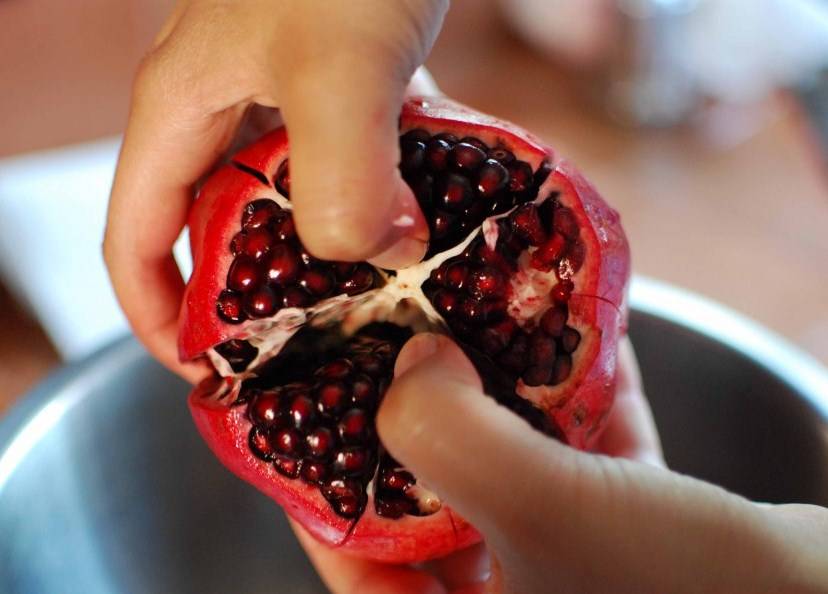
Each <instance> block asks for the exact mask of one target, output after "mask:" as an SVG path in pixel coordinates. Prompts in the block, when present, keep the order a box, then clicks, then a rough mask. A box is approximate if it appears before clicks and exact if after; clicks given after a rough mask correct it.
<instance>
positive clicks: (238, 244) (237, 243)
mask: <svg viewBox="0 0 828 594" xmlns="http://www.w3.org/2000/svg"><path fill="white" fill-rule="evenodd" d="M246 240H247V233H245V232H244V231H239V232H238V233H236V234H235V235H234V236H233V239H231V240H230V252H232V254H233V255H234V256H238V255H239V254H241V253H242V251H244V244H245V242H246Z"/></svg>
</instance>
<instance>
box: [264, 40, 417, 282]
mask: <svg viewBox="0 0 828 594" xmlns="http://www.w3.org/2000/svg"><path fill="white" fill-rule="evenodd" d="M340 54H341V55H339V56H337V57H336V58H332V59H331V60H330V61H326V62H324V63H322V64H319V63H318V62H315V63H313V64H312V65H310V66H308V67H306V68H301V69H296V70H295V71H294V73H293V76H292V77H290V78H288V79H287V80H283V81H281V84H280V95H281V100H282V105H281V107H282V113H283V116H284V119H285V123H286V125H287V129H288V133H289V135H290V142H291V159H290V166H291V199H292V202H293V205H294V214H295V217H296V224H297V229H298V232H299V235H300V236H301V237H302V240H303V242H304V244H305V245H306V246H307V248H308V249H309V250H310V251H311V252H312V253H313V254H314V255H316V256H317V257H320V258H324V259H334V260H364V259H372V261H373V262H374V263H376V264H377V265H380V266H383V267H400V266H404V265H406V264H410V263H413V262H415V261H417V260H419V259H420V258H421V257H422V256H423V254H424V253H425V249H426V242H427V240H428V226H427V224H426V221H425V219H424V217H423V214H422V212H421V211H420V208H419V205H418V204H417V201H416V199H415V197H414V194H413V192H412V191H411V189H410V188H409V187H408V185H407V184H405V183H404V182H403V180H402V176H401V175H400V172H399V169H398V167H397V165H398V163H399V158H400V154H399V144H398V138H397V135H398V118H399V113H400V108H401V106H402V101H403V96H404V93H405V89H406V85H407V83H408V79H409V77H410V75H411V73H410V72H401V71H399V69H398V68H396V67H391V66H389V65H388V64H386V63H385V60H384V59H383V58H382V57H379V56H377V55H374V56H365V55H362V54H360V53H358V52H353V53H342V52H340ZM332 230H335V232H332Z"/></svg>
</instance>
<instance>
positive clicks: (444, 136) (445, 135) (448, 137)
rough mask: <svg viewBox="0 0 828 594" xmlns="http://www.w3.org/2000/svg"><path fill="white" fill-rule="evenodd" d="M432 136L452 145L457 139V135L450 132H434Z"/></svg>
mask: <svg viewBox="0 0 828 594" xmlns="http://www.w3.org/2000/svg"><path fill="white" fill-rule="evenodd" d="M434 138H438V139H440V140H445V141H446V142H448V143H449V144H450V145H452V146H454V145H455V144H457V143H458V142H459V141H458V140H457V136H455V135H454V134H452V133H451V132H440V133H439V134H435V135H434Z"/></svg>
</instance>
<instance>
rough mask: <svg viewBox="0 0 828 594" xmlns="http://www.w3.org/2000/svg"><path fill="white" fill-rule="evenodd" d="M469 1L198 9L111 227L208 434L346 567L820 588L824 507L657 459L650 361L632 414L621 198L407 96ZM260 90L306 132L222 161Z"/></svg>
mask: <svg viewBox="0 0 828 594" xmlns="http://www.w3.org/2000/svg"><path fill="white" fill-rule="evenodd" d="M446 8H447V2H439V1H436V0H434V1H427V0H420V1H415V0H409V1H399V2H385V1H382V2H360V3H347V4H346V3H327V2H325V3H322V2H310V1H305V0H302V1H295V2H290V1H282V2H267V1H261V2H236V3H219V2H208V1H198V0H192V1H190V2H182V3H180V4H179V5H178V8H177V9H176V11H175V12H174V14H173V15H172V16H171V18H170V20H169V22H168V23H167V25H166V26H165V28H164V30H163V31H162V32H161V34H160V35H159V36H158V39H157V42H156V45H155V47H154V49H153V51H152V52H151V53H150V54H149V56H148V57H147V59H146V60H145V62H144V64H143V65H142V67H141V70H140V71H139V74H138V77H137V80H136V85H135V92H134V100H133V107H132V112H131V116H130V121H129V125H128V129H127V133H126V136H125V139H124V146H123V149H122V153H121V158H120V161H119V165H118V171H117V174H116V178H115V183H114V186H113V191H112V199H111V205H110V212H109V220H108V225H107V233H106V240H105V245H104V252H105V257H106V261H107V264H108V267H109V270H110V274H111V276H112V280H113V284H114V286H115V290H116V293H117V295H118V297H119V299H120V301H121V304H122V306H123V308H124V311H125V312H126V314H127V317H128V318H129V320H130V322H131V323H132V325H133V328H134V330H135V332H136V334H137V335H138V337H139V338H140V339H141V340H142V341H143V342H144V343H145V344H146V345H147V347H148V348H149V349H150V351H151V352H152V353H153V354H154V355H155V356H156V357H157V358H159V360H161V361H162V362H163V363H165V364H166V365H167V366H168V367H170V368H171V369H173V370H175V371H176V372H178V373H180V374H181V375H183V376H185V377H187V378H189V379H191V380H193V381H196V380H199V379H202V378H206V379H205V380H204V381H203V382H201V383H200V384H199V386H198V387H197V388H196V389H195V390H194V392H193V393H192V395H191V396H190V400H189V405H190V408H191V411H192V414H193V418H194V420H195V423H196V425H197V427H198V429H199V431H200V432H201V433H202V435H203V437H204V438H205V440H206V441H207V443H208V445H209V446H210V447H211V448H212V449H213V451H214V452H215V454H216V455H217V456H218V458H219V459H220V460H221V461H222V462H223V463H224V464H225V465H226V466H227V467H228V468H229V469H230V470H232V471H233V472H235V473H236V474H237V475H238V476H240V477H241V478H243V479H244V480H246V481H248V482H250V483H251V484H253V485H254V486H255V487H257V488H258V489H260V490H261V491H263V492H264V493H266V494H267V495H268V496H270V497H272V498H273V499H274V500H275V501H277V502H278V503H279V504H281V505H282V506H283V507H284V508H285V510H286V511H287V513H288V514H289V515H290V517H291V518H292V519H293V521H294V522H295V523H296V524H295V525H296V526H297V531H298V533H299V535H300V538H301V539H302V541H303V544H304V545H305V547H306V548H307V549H308V551H309V552H310V554H311V556H312V557H313V559H314V561H315V562H316V564H317V567H318V568H319V570H320V572H321V573H322V575H323V576H324V577H325V579H326V580H327V581H328V583H329V584H330V585H331V587H332V588H333V589H334V590H335V591H336V592H343V593H344V592H370V591H371V588H373V591H376V592H397V591H399V592H408V591H410V592H432V591H433V592H443V591H446V588H449V589H453V590H454V591H457V592H460V591H465V592H472V591H479V588H480V587H482V586H475V585H472V586H469V588H472V589H466V590H461V589H458V588H464V587H466V586H465V585H464V584H467V582H468V581H469V580H468V578H469V575H471V574H478V575H479V573H480V570H481V567H483V565H481V564H482V563H484V562H485V555H486V549H484V545H482V544H480V542H481V538H482V537H485V539H486V546H487V547H490V548H489V550H490V551H491V552H492V553H493V554H494V558H496V559H497V560H498V562H499V565H498V566H497V567H499V568H500V569H498V570H496V571H494V572H493V576H494V577H493V579H492V580H491V581H490V584H489V586H487V587H490V588H491V589H492V590H491V591H494V592H501V591H503V592H548V591H550V589H559V590H560V591H561V592H591V591H594V592H606V591H614V592H616V591H617V592H622V591H630V592H642V591H643V592H647V591H653V592H665V591H682V590H681V587H685V586H686V585H687V584H693V586H695V587H697V589H696V590H694V591H700V592H702V591H704V592H707V591H710V592H713V591H727V590H728V589H730V590H733V591H739V592H750V591H752V590H751V588H753V587H754V586H757V587H758V585H759V584H765V585H766V586H768V587H774V586H776V585H777V584H778V585H779V586H780V588H781V587H787V586H788V585H789V584H796V585H799V584H805V583H806V581H807V580H808V579H810V580H811V582H809V583H815V582H814V580H817V577H816V572H817V571H819V567H818V566H817V562H818V560H813V562H812V559H813V558H812V557H810V556H809V554H810V553H808V552H806V553H805V554H803V555H801V556H797V555H798V554H799V548H801V543H802V542H804V540H803V539H804V538H805V537H804V536H802V534H801V532H798V531H797V530H796V528H795V525H796V522H798V521H801V518H802V517H807V516H808V515H809V514H810V515H813V517H814V518H817V516H818V515H819V512H817V511H815V510H813V509H812V508H779V509H778V510H774V511H769V510H764V509H760V508H758V507H756V506H754V505H752V504H749V503H747V502H744V501H742V500H740V499H738V498H736V497H734V496H731V495H728V494H726V493H724V492H722V491H719V490H717V489H715V488H713V487H710V486H706V485H703V484H701V483H698V482H696V481H692V480H690V479H686V478H681V477H677V476H674V475H671V474H669V473H667V472H666V471H664V470H663V469H657V468H654V467H653V465H652V463H656V464H658V462H659V460H660V457H659V454H658V446H657V438H656V437H655V433H654V431H653V429H652V424H651V421H650V420H649V416H648V412H647V409H646V406H645V405H644V403H643V398H642V397H641V395H640V391H638V389H637V387H636V385H635V383H634V381H635V380H634V379H631V378H633V377H634V376H630V375H629V374H628V375H627V376H626V379H627V383H626V384H624V381H623V380H624V377H623V376H622V388H621V390H620V392H619V396H618V402H617V404H616V406H615V408H612V409H611V405H612V401H613V397H614V395H615V388H616V367H617V366H616V361H617V347H618V344H619V338H620V337H621V336H623V333H624V329H625V324H626V298H625V296H626V286H627V282H628V278H629V251H628V246H627V242H626V238H625V237H624V233H623V230H622V229H621V226H620V220H619V217H618V215H617V213H615V211H613V210H612V209H611V208H610V207H609V206H608V205H607V204H606V203H604V201H603V199H602V198H601V197H600V196H599V195H598V193H597V191H596V190H595V189H594V188H593V187H592V186H591V185H590V184H589V183H588V182H587V181H586V180H585V179H584V178H583V176H581V174H580V173H579V172H578V171H577V170H576V169H575V168H574V167H573V166H572V165H571V164H569V163H567V162H566V161H565V160H562V159H560V158H559V157H558V155H556V154H555V153H554V151H552V150H551V149H550V148H549V147H547V146H546V145H545V144H544V143H542V142H540V141H539V140H538V139H536V138H534V137H533V136H532V135H531V134H529V133H527V132H525V131H523V130H521V129H519V128H517V127H516V126H514V125H512V124H509V123H506V122H501V121H498V120H496V119H494V118H491V117H489V116H485V115H483V114H480V113H477V112H475V111H473V110H471V109H469V108H466V107H464V106H462V105H459V104H456V103H453V102H450V101H447V100H444V99H434V98H427V97H420V98H417V99H413V100H409V101H405V102H404V98H405V96H406V88H407V86H408V85H409V82H410V81H411V77H412V75H414V72H415V70H416V69H417V67H418V66H419V65H420V64H421V63H422V61H423V59H424V57H425V55H426V54H427V52H428V49H429V48H430V46H431V43H432V42H433V38H434V36H435V35H436V31H437V29H438V27H439V24H440V21H441V18H442V15H443V13H444V11H445V10H446ZM411 87H414V90H417V91H419V92H423V91H425V92H430V91H431V90H432V89H430V88H429V87H428V83H427V82H426V81H425V79H423V78H422V77H419V78H418V76H416V75H415V76H414V80H413V82H411V84H410V87H409V91H410V90H412V89H411ZM257 105H258V106H266V107H269V108H279V117H280V118H281V119H282V120H283V122H284V124H285V125H286V127H282V128H276V129H274V130H272V131H271V132H270V133H269V134H267V135H266V136H264V137H263V138H261V139H259V140H258V141H257V142H255V143H254V144H252V145H250V146H247V147H246V148H244V149H243V150H241V151H239V152H237V153H235V154H234V155H233V156H232V157H231V158H230V159H229V160H228V161H225V160H223V159H222V157H223V155H224V154H225V153H226V152H227V151H228V149H229V147H230V146H231V145H233V144H234V142H233V139H234V136H236V135H237V133H238V132H239V129H240V125H241V124H242V122H243V120H244V119H245V114H255V113H257V112H256V110H255V108H254V107H255V106H257ZM258 113H261V112H258ZM274 113H275V112H272V111H271V112H270V115H271V116H272V115H273V114H274ZM266 127H267V128H273V127H274V124H273V122H272V121H271V122H269V123H268V125H266ZM288 133H289V135H290V142H289V143H288ZM235 144H246V139H243V140H242V141H241V142H239V140H238V139H237V141H236V143H235ZM217 163H219V164H220V165H221V166H220V167H218V168H216V169H215V171H212V172H211V169H213V168H214V167H216V164H217ZM208 174H209V175H208ZM205 178H206V179H205ZM202 182H203V183H202ZM194 190H197V191H198V200H196V201H195V203H193V202H192V195H193V191H194ZM185 224H187V225H188V226H189V231H190V240H191V247H192V251H193V257H194V270H193V275H192V277H191V278H190V280H189V282H188V284H187V287H186V289H185V287H184V286H183V282H182V279H181V278H180V275H179V273H178V270H177V268H176V266H175V262H174V260H173V258H172V255H171V246H172V244H173V242H174V240H175V239H176V238H177V236H178V234H179V233H180V231H181V229H182V228H183V227H184V225H185ZM429 332H438V333H440V334H441V335H442V336H441V337H439V338H437V337H435V336H434V335H432V334H430V333H429ZM419 333H425V334H422V337H416V338H415V339H413V340H411V341H409V340H408V339H409V338H410V337H411V336H412V335H413V334H419ZM176 337H177V342H178V344H177V348H176ZM447 337H451V339H449V338H447ZM407 341H408V342H407ZM453 341H454V342H453ZM406 342H407V346H406V347H405V348H404V349H403V351H402V354H401V355H399V357H398V354H399V353H400V349H401V348H403V345H404V344H405V343H406ZM458 344H459V345H461V347H462V351H461V350H460V348H458V346H456V345H458ZM464 353H465V354H464ZM467 356H468V357H469V358H470V359H471V361H472V362H473V364H474V365H472V362H470V361H469V359H467V358H466V357H467ZM180 361H185V363H181V362H180ZM193 361H195V362H196V363H193ZM395 365H396V375H397V380H396V381H395V383H394V384H393V385H391V387H390V388H389V384H390V382H391V379H392V377H393V375H394V369H395ZM478 374H479V375H478ZM208 375H209V376H211V377H207V376H208ZM481 382H482V383H481ZM484 393H485V394H486V395H487V396H489V397H491V398H483V394H484ZM386 394H387V396H386ZM381 405H382V406H381ZM521 417H522V419H521ZM533 428H534V430H533ZM550 437H553V438H556V439H558V440H560V441H562V442H566V443H568V444H569V445H572V446H574V447H575V448H580V449H586V448H595V447H597V448H599V449H600V450H601V451H603V452H604V453H606V454H610V455H613V456H627V457H630V458H633V459H636V460H639V462H630V461H622V460H619V459H617V458H606V457H600V456H591V455H588V454H584V453H580V452H578V451H576V450H575V449H571V448H567V447H565V446H563V445H562V444H561V443H559V442H558V441H555V440H554V439H550ZM641 461H644V462H650V463H651V464H650V465H649V466H648V465H645V464H642V463H641ZM642 518H646V519H647V521H646V522H644V521H642ZM822 521H824V520H822ZM798 543H799V544H798ZM814 543H815V541H814ZM715 547H719V548H715ZM711 550H714V551H719V552H720V553H721V554H720V555H714V556H713V557H714V558H712V559H710V558H709V555H708V553H709V552H710V551H711ZM725 552H727V553H728V554H730V555H731V557H730V559H729V561H728V562H727V563H726V564H725V563H724V559H725V557H726V555H725ZM345 553H348V554H349V555H351V556H344V554H345ZM703 555H704V558H703V557H702V556H703ZM357 557H359V558H361V559H360V560H357ZM750 559H753V560H754V564H755V560H756V559H759V560H760V568H761V569H762V570H766V571H756V570H755V568H754V567H753V565H752V564H749V561H750ZM377 561H383V562H396V563H398V564H404V563H420V562H426V561H427V562H428V563H429V564H430V565H427V566H426V567H428V568H430V570H432V571H433V572H434V573H436V574H437V575H438V577H439V578H440V579H439V580H438V579H436V578H434V577H432V576H431V574H429V573H427V572H425V571H422V570H420V569H413V568H411V567H403V566H402V565H397V566H392V565H382V564H378V563H377ZM702 563H706V566H705V567H704V569H702V570H700V569H699V567H701V565H702ZM717 564H721V565H717ZM809 564H810V565H809ZM418 567H420V566H418ZM710 568H712V571H710ZM750 570H753V571H750ZM809 571H810V574H809V573H808V572H809ZM708 572H709V573H710V579H709V581H704V580H699V579H698V575H699V574H701V573H704V574H705V575H706V574H707V573H708ZM716 580H718V581H716ZM763 580H764V582H763ZM702 587H703V588H706V589H699V588H702ZM474 588H478V590H474ZM757 591H759V590H757ZM802 591H807V590H804V589H803V590H802Z"/></svg>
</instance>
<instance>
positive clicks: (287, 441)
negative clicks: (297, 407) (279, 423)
mask: <svg viewBox="0 0 828 594" xmlns="http://www.w3.org/2000/svg"><path fill="white" fill-rule="evenodd" d="M271 441H272V443H273V447H274V449H275V450H276V451H278V452H279V453H281V454H287V455H298V454H299V453H300V452H301V450H302V445H303V439H302V435H301V434H300V433H299V432H298V431H296V429H287V428H285V429H279V430H278V431H277V432H276V433H274V434H273V437H272V439H271Z"/></svg>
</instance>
